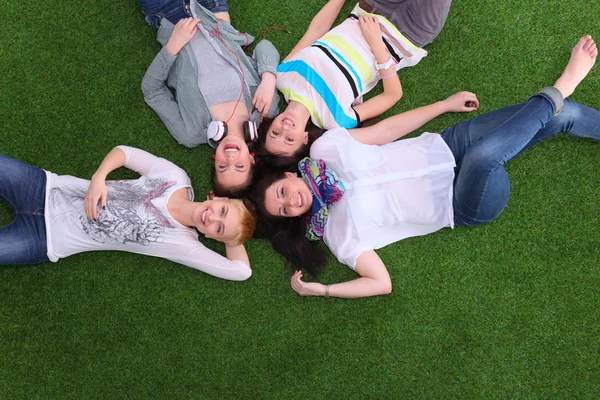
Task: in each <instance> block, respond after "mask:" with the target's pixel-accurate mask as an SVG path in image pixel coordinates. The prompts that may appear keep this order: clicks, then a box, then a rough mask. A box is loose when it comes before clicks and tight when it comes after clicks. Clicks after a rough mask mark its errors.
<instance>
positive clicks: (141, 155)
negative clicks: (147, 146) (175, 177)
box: [117, 146, 180, 176]
mask: <svg viewBox="0 0 600 400" xmlns="http://www.w3.org/2000/svg"><path fill="white" fill-rule="evenodd" d="M117 147H118V148H120V149H121V150H123V152H124V153H125V167H127V168H129V169H130V170H132V171H135V172H137V173H138V174H140V175H144V176H148V175H149V174H150V171H151V170H152V168H153V167H154V166H155V165H156V163H157V162H161V163H164V164H167V165H165V166H164V167H162V168H161V169H168V168H165V167H168V165H170V166H172V167H173V168H176V169H180V168H179V167H178V166H177V165H175V164H173V163H172V162H170V161H167V160H165V159H164V158H159V157H156V156H155V155H154V154H150V153H148V152H147V151H144V150H140V149H137V148H135V147H129V146H117Z"/></svg>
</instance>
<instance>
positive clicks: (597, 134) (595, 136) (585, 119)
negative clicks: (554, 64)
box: [521, 99, 600, 152]
mask: <svg viewBox="0 0 600 400" xmlns="http://www.w3.org/2000/svg"><path fill="white" fill-rule="evenodd" d="M599 127H600V111H598V110H595V109H593V108H591V107H588V106H584V105H583V104H579V103H577V102H575V101H572V100H570V99H565V103H564V105H563V108H562V111H561V112H560V114H558V115H557V116H555V117H553V118H552V119H551V120H550V121H548V123H547V124H546V126H544V128H543V129H540V130H539V132H538V133H537V134H536V135H535V136H534V137H533V139H532V140H531V141H530V142H529V143H528V144H527V146H525V148H523V150H521V152H523V151H525V150H527V149H528V148H530V147H531V146H534V145H536V144H537V143H540V142H542V141H544V140H546V139H548V138H550V137H552V136H555V135H557V134H559V133H560V132H564V133H566V134H567V135H569V136H574V137H578V138H588V139H592V140H595V141H597V142H599V141H600V128H599Z"/></svg>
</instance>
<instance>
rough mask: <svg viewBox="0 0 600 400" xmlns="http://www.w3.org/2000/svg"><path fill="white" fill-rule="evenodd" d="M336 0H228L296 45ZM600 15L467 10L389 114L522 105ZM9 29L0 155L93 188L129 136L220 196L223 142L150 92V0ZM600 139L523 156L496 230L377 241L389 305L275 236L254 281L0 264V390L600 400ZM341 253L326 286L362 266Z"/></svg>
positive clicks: (174, 271)
mask: <svg viewBox="0 0 600 400" xmlns="http://www.w3.org/2000/svg"><path fill="white" fill-rule="evenodd" d="M323 3H324V1H323V0H304V1H282V0H262V1H242V0H230V10H231V15H232V20H233V21H234V25H235V26H236V27H238V28H239V29H241V30H244V31H247V32H249V33H251V34H253V35H255V36H258V37H260V34H261V32H262V31H263V29H264V28H265V27H267V26H269V25H272V24H276V25H280V26H283V27H285V28H288V29H289V30H290V31H291V34H289V35H286V34H284V33H281V32H277V31H270V33H269V39H271V40H272V41H273V43H274V44H275V45H276V46H277V47H278V48H279V49H280V51H281V53H282V54H286V53H287V52H288V51H289V50H290V49H291V48H292V47H293V45H294V43H295V41H297V40H298V39H299V38H300V36H301V35H302V33H303V32H304V30H305V27H306V26H307V25H308V23H309V21H310V19H311V18H312V16H313V15H314V14H315V13H316V12H317V10H318V9H319V8H320V7H321V5H322V4H323ZM352 6H353V4H351V2H349V3H348V4H347V6H346V7H345V9H344V14H345V13H346V12H347V11H349V10H350V9H351V7H352ZM599 15H600V5H599V4H598V2H596V1H585V2H582V1H577V0H560V1H558V0H544V1H541V0H530V1H520V0H519V1H517V0H488V1H465V0H455V1H454V4H453V5H452V9H451V10H450V16H449V18H448V21H447V24H446V27H445V28H444V30H443V31H442V33H441V35H440V36H439V37H438V38H437V39H436V41H435V42H434V43H432V44H431V45H430V46H428V47H427V50H428V51H429V53H430V54H429V56H428V57H427V58H425V59H424V60H423V61H422V62H421V63H420V64H419V65H418V66H416V67H414V68H410V69H407V70H402V71H401V73H400V75H401V80H402V83H403V87H404V93H405V95H404V98H403V99H402V100H401V101H400V103H399V104H398V105H397V106H396V107H394V109H393V110H392V111H390V112H389V113H388V115H391V114H394V113H398V112H401V111H403V110H407V109H410V108H413V107H417V106H420V105H424V104H427V103H430V102H433V101H436V100H439V99H442V98H445V97H446V96H448V95H450V94H452V93H453V92H455V91H458V90H470V91H473V92H475V93H477V95H478V96H479V99H480V100H481V107H480V110H479V111H478V112H477V113H484V112H487V111H490V110H493V109H496V108H498V107H502V106H505V105H508V104H512V103H515V102H520V101H523V100H524V99H526V98H527V97H528V96H529V95H531V94H532V93H534V92H535V91H537V90H539V89H540V88H541V87H542V86H544V85H547V84H552V83H553V82H554V80H555V79H556V78H557V77H558V75H559V73H560V72H561V70H562V68H563V67H564V65H565V63H566V61H567V59H568V55H569V51H570V48H571V47H572V45H573V44H574V43H575V42H576V40H577V39H578V38H579V37H580V36H582V35H583V34H585V33H591V34H592V35H596V36H598V37H599V38H600V24H599V22H598V16H599ZM0 21H1V24H0V152H2V153H4V154H7V155H10V156H12V157H15V158H17V159H20V160H22V161H25V162H28V163H31V164H34V165H37V166H39V167H42V168H45V169H49V170H51V171H53V172H56V173H58V174H70V175H75V176H80V177H88V178H89V177H90V176H91V175H92V173H93V172H94V171H95V169H96V168H97V166H98V164H99V163H100V161H101V160H102V158H103V156H104V155H105V154H106V153H107V152H108V151H109V150H110V149H111V148H112V147H113V146H115V145H117V144H127V145H131V146H138V147H141V148H143V149H146V150H148V151H150V152H153V153H155V154H157V155H160V156H162V157H165V158H167V159H169V160H172V161H174V162H175V163H177V164H179V165H181V166H182V167H183V168H185V169H186V171H188V173H189V174H190V176H191V178H192V181H193V182H194V184H195V190H196V193H197V195H198V196H199V197H202V195H203V193H206V192H207V191H208V190H209V188H210V183H209V168H210V164H211V158H210V153H211V151H210V149H209V148H208V147H207V146H201V147H199V148H196V149H193V150H189V149H186V148H183V147H181V146H179V145H178V144H177V143H176V142H175V141H174V140H173V139H172V138H171V136H170V135H169V134H168V133H167V131H166V129H165V128H164V126H163V125H162V123H161V122H160V120H159V119H158V117H156V115H155V114H154V112H153V111H152V110H151V109H149V108H148V107H147V106H146V105H145V103H144V101H143V99H142V94H141V91H140V82H141V79H142V76H143V74H144V72H145V69H146V68H147V66H148V65H149V64H150V62H151V61H152V59H153V57H154V56H155V54H156V53H157V52H158V50H159V45H158V43H157V42H156V41H155V40H154V34H153V32H152V31H151V29H150V28H149V27H148V26H146V24H145V22H144V20H143V17H142V15H141V12H140V11H139V9H138V6H137V3H136V2H135V1H133V0H130V1H127V2H125V1H105V2H82V1H74V0H60V1H59V0H39V1H18V0H5V1H4V2H1V3H0ZM599 89H600V73H599V72H598V70H594V71H592V73H591V74H590V76H589V77H588V78H587V80H586V81H585V82H584V83H583V84H582V85H581V87H580V88H579V89H578V90H577V92H576V93H575V94H574V95H573V99H574V100H576V101H579V102H582V103H584V104H587V105H589V106H592V107H595V108H599V107H600V99H599V96H598V91H599ZM467 117H468V116H467V115H464V114H455V115H444V116H442V117H440V118H438V119H436V120H435V121H433V122H431V123H430V124H428V125H427V126H426V127H425V129H424V130H429V131H433V132H435V131H439V130H441V129H442V128H444V127H447V126H449V125H451V124H453V123H456V122H458V121H461V120H463V119H465V118H467ZM599 149H600V148H599V147H598V144H597V143H592V142H589V141H584V140H576V139H573V138H568V137H566V136H563V137H558V138H555V139H552V140H549V141H547V142H545V143H542V144H541V145H539V146H537V147H536V148H534V149H532V150H531V151H528V152H527V153H526V154H524V155H523V156H521V157H520V158H518V159H517V160H515V161H513V162H511V163H510V165H509V166H508V173H509V176H510V178H511V183H512V195H511V199H510V203H509V205H508V207H507V208H506V210H505V212H504V213H503V214H502V215H501V216H500V217H499V218H498V219H497V220H495V221H494V222H492V223H490V224H487V225H485V226H481V227H478V228H457V229H455V230H449V229H446V230H442V231H440V232H437V233H435V234H432V235H428V236H426V237H419V238H412V239H408V240H404V241H402V242H399V243H396V244H393V245H390V246H388V247H387V248H385V249H382V250H381V251H379V254H380V255H381V257H382V259H383V260H384V262H385V263H386V265H387V267H388V269H389V271H390V275H391V277H392V281H393V285H394V291H393V293H392V294H391V295H389V296H383V297H377V298H369V299H359V300H340V299H330V300H324V299H322V298H301V297H299V296H298V295H296V294H295V293H294V292H293V291H292V290H291V288H290V286H289V281H288V276H289V275H287V272H286V271H285V270H284V269H283V267H282V260H281V258H280V257H278V256H277V255H275V254H274V253H273V251H272V250H271V249H270V246H269V245H268V243H266V242H263V241H251V242H250V243H249V244H248V252H249V254H250V258H251V260H252V262H253V269H254V275H253V276H252V278H251V279H250V280H248V281H246V282H242V283H232V282H227V281H222V280H219V279H216V278H213V277H211V276H208V275H206V274H202V273H199V272H197V271H195V270H192V269H189V268H185V267H183V266H180V265H177V264H174V263H171V262H168V261H165V260H159V259H154V258H150V257H143V256H138V255H133V254H124V253H115V252H102V253H86V254H80V255H75V256H72V257H69V258H67V259H64V260H61V261H60V262H59V263H58V264H52V263H46V264H42V265H36V266H12V267H6V266H4V267H1V268H0V398H1V399H17V398H27V399H31V398H39V399H51V398H61V399H63V398H64V399H71V398H72V399H81V398H104V399H115V398H173V399H176V398H205V399H222V398H251V399H253V398H264V399H282V398H285V399H346V398H353V399H354V398H355V399H358V398H374V399H379V398H390V399H396V398H473V399H480V398H598V397H600V328H599V325H600V312H599V308H600V289H599V288H600V270H599V267H598V265H599V264H600V252H599V250H598V242H599V237H600V235H598V233H597V231H598V227H599V222H600V220H599V211H600V196H599V193H598V188H599V187H600V175H599V174H598V173H597V171H598V169H599V167H600V154H599ZM113 176H114V177H115V178H118V177H123V176H131V174H130V173H128V172H126V171H117V172H116V173H114V175H113ZM10 219H11V216H10V213H9V210H8V208H6V207H5V206H4V205H2V206H1V207H0V223H6V222H8V221H10ZM205 243H206V244H207V246H209V247H210V248H213V249H215V250H217V251H222V250H223V248H222V246H221V245H220V244H218V243H214V242H211V241H205ZM0 245H2V244H1V243H0ZM329 264H330V265H329V266H328V268H327V269H326V270H325V272H324V274H323V276H322V277H321V281H322V282H324V283H334V282H339V281H342V280H347V279H351V278H353V277H355V274H354V273H353V272H352V271H351V270H350V269H348V268H347V267H345V266H342V265H340V264H338V263H337V262H336V261H335V260H334V258H333V257H331V261H330V263H329Z"/></svg>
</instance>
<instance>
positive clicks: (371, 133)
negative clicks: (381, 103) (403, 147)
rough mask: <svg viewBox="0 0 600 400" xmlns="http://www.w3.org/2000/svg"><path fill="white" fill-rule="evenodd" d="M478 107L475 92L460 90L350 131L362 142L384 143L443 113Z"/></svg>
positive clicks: (467, 110)
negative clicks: (433, 101)
mask: <svg viewBox="0 0 600 400" xmlns="http://www.w3.org/2000/svg"><path fill="white" fill-rule="evenodd" d="M478 107H479V100H477V96H475V94H473V93H470V92H458V93H455V94H453V95H452V96H450V97H448V98H447V99H446V100H442V101H438V102H437V103H433V104H429V105H427V106H424V107H419V108H415V109H414V110H410V111H406V112H403V113H401V114H398V115H394V116H393V117H390V118H386V119H384V120H383V121H381V122H378V123H377V124H375V125H372V126H368V127H366V128H359V129H351V130H350V131H349V133H350V135H351V136H352V137H353V138H354V139H356V140H357V141H358V142H360V143H364V144H373V145H383V144H387V143H391V142H393V141H394V140H397V139H400V138H401V137H402V136H405V135H408V134H409V133H411V132H412V131H414V130H415V129H418V128H420V127H422V126H423V125H425V124H426V123H427V122H429V121H431V120H432V119H434V118H435V117H437V116H439V115H441V114H444V113H446V112H469V111H474V110H476V109H477V108H478Z"/></svg>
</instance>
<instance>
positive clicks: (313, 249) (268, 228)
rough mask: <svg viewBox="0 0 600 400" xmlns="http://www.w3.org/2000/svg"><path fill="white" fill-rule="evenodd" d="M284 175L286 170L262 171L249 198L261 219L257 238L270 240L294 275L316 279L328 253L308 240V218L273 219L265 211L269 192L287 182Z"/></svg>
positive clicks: (276, 217)
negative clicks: (302, 273)
mask: <svg viewBox="0 0 600 400" xmlns="http://www.w3.org/2000/svg"><path fill="white" fill-rule="evenodd" d="M284 173H285V170H284V169H274V168H264V167H263V168H261V177H260V179H259V180H258V181H257V182H256V184H255V185H254V187H253V189H252V192H251V193H250V195H249V197H248V199H249V201H250V203H251V204H252V206H253V211H254V213H255V215H256V216H257V226H256V230H255V231H254V237H258V238H266V239H269V240H270V241H271V246H272V247H273V250H275V251H276V252H278V253H279V254H281V255H282V256H284V257H285V258H286V259H287V265H288V266H289V267H291V269H292V270H293V271H297V270H300V269H306V270H307V271H308V272H309V273H310V274H311V275H313V276H315V277H316V276H317V275H318V273H319V271H320V269H321V268H322V267H323V265H325V251H324V250H323V247H322V246H321V245H319V242H315V241H310V240H308V239H307V238H306V237H305V236H304V233H305V231H306V217H305V215H300V216H298V217H293V218H287V217H279V216H273V215H271V214H269V213H268V211H267V209H266V208H265V193H266V191H267V189H268V188H269V187H270V186H271V185H272V184H273V183H275V182H277V181H278V180H281V179H284V178H285V174H284Z"/></svg>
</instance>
